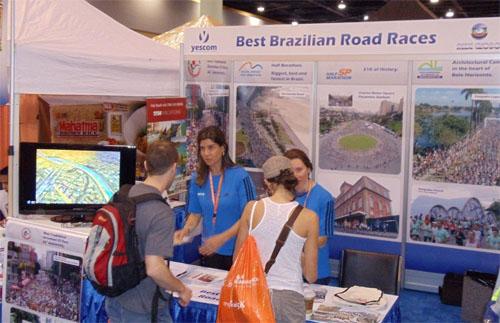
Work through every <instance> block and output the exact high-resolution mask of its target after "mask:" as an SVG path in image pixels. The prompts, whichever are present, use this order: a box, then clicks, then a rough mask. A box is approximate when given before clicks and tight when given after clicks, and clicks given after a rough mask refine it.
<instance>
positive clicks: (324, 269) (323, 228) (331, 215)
mask: <svg viewBox="0 0 500 323" xmlns="http://www.w3.org/2000/svg"><path fill="white" fill-rule="evenodd" d="M306 196H307V192H304V193H301V194H299V195H297V196H296V197H295V201H297V202H299V203H300V205H302V206H303V205H304V202H305V200H306ZM306 207H307V208H308V209H309V210H312V211H314V212H315V213H316V214H317V215H318V220H319V236H320V237H321V236H327V237H331V236H333V231H334V227H335V199H334V198H333V196H332V194H330V192H328V191H327V190H326V189H324V188H323V186H321V185H319V184H315V185H314V186H313V187H312V188H311V193H309V197H308V198H307V205H306ZM329 258H330V252H329V248H328V241H327V242H326V244H325V245H324V246H323V247H321V248H319V249H318V279H321V278H326V277H329V276H330V263H329Z"/></svg>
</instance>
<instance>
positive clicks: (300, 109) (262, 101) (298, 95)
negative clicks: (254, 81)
mask: <svg viewBox="0 0 500 323" xmlns="http://www.w3.org/2000/svg"><path fill="white" fill-rule="evenodd" d="M310 91H311V89H310V88H309V87H304V86H292V85H288V86H238V88H237V97H236V100H237V105H236V114H237V116H236V120H237V125H236V160H237V162H238V163H239V164H240V165H242V166H245V167H253V168H256V167H259V168H260V167H261V166H262V164H263V163H264V161H266V160H267V159H268V158H269V157H271V156H273V155H281V154H283V153H284V152H285V151H286V150H288V149H290V148H299V149H301V150H303V151H305V152H306V153H308V152H309V148H308V147H310V145H311V144H310V143H311V139H312V137H311V132H312V131H311V102H310Z"/></svg>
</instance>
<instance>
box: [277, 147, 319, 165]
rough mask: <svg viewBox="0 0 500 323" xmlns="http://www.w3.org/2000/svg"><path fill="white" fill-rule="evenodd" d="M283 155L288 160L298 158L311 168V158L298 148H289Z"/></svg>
mask: <svg viewBox="0 0 500 323" xmlns="http://www.w3.org/2000/svg"><path fill="white" fill-rule="evenodd" d="M284 156H285V157H286V158H288V159H290V160H291V159H300V160H301V161H302V162H303V163H304V165H306V167H307V168H309V169H310V170H313V164H312V163H311V160H310V159H309V157H307V155H306V153H305V152H303V151H302V150H300V149H297V148H293V149H289V150H287V151H286V152H285V153H284Z"/></svg>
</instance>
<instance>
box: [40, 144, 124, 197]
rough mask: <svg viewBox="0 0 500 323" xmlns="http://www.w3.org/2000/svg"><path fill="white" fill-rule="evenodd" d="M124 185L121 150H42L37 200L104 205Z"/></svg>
mask: <svg viewBox="0 0 500 323" xmlns="http://www.w3.org/2000/svg"><path fill="white" fill-rule="evenodd" d="M119 186H120V152H118V151H117V152H114V151H113V152H110V151H105V152H104V151H88V150H87V151H82V150H58V149H38V150H37V153H36V203H47V204H54V203H57V204H104V203H107V202H108V201H109V199H110V198H111V196H112V195H113V193H115V192H116V191H118V188H119Z"/></svg>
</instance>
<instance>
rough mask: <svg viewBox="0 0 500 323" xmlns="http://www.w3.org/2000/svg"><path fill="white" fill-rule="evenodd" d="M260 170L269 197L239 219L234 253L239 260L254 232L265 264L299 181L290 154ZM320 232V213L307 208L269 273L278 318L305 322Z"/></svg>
mask: <svg viewBox="0 0 500 323" xmlns="http://www.w3.org/2000/svg"><path fill="white" fill-rule="evenodd" d="M262 170H263V172H264V183H265V184H266V186H267V188H268V190H269V192H270V197H267V198H264V199H262V200H260V201H252V202H249V203H248V204H247V205H246V207H245V209H244V211H243V215H242V217H241V220H240V227H239V231H238V238H237V240H236V247H235V252H234V255H233V257H234V258H236V256H237V254H238V251H239V249H240V247H241V245H242V243H243V241H245V239H246V238H247V236H248V234H251V235H252V236H254V237H255V240H256V242H257V247H258V249H259V254H260V258H261V261H262V266H265V264H266V263H267V261H268V260H269V259H270V257H271V253H272V251H273V249H274V247H275V245H276V240H277V238H278V236H279V234H280V232H281V230H282V228H283V226H284V224H285V223H286V222H287V220H288V218H289V216H290V215H291V213H292V211H293V210H294V209H295V207H296V206H297V205H298V203H297V202H295V201H294V199H295V194H294V187H295V186H296V185H297V179H296V178H295V176H294V175H293V171H292V170H291V163H290V160H289V159H288V158H286V157H284V156H274V157H271V158H269V159H268V160H267V161H266V162H265V163H264V164H263V165H262ZM318 234H319V221H318V217H317V215H316V214H315V213H314V212H313V211H311V210H308V209H305V208H304V209H303V210H302V211H301V212H300V214H299V216H298V217H297V220H296V221H295V223H294V225H293V226H292V230H290V234H289V235H288V239H287V240H286V242H285V244H284V245H283V247H282V249H281V251H280V252H279V254H278V256H277V257H276V262H275V263H274V265H273V266H272V267H271V269H270V270H269V272H268V274H267V284H268V287H269V289H270V293H271V301H272V304H273V311H274V315H275V318H276V321H277V322H304V320H305V303H304V296H303V290H302V277H305V279H306V280H307V281H308V282H309V283H313V282H314V281H316V278H317V261H318Z"/></svg>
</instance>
